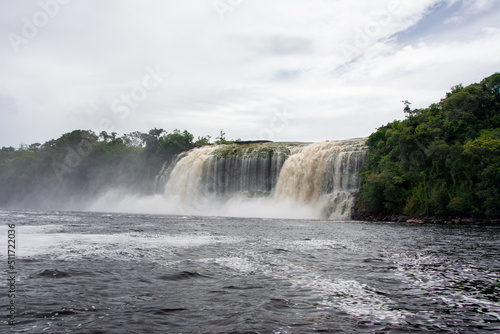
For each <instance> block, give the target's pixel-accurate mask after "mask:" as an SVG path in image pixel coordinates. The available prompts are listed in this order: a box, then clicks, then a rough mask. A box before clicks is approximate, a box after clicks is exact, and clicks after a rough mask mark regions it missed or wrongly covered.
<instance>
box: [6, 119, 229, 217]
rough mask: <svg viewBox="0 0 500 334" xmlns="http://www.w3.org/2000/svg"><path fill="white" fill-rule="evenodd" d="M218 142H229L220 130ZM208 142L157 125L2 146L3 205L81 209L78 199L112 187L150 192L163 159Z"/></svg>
mask: <svg viewBox="0 0 500 334" xmlns="http://www.w3.org/2000/svg"><path fill="white" fill-rule="evenodd" d="M215 142H216V143H226V142H227V141H226V140H225V139H224V133H223V132H222V131H221V135H220V136H219V137H218V138H217V140H216V141H215ZM209 143H210V136H205V137H198V138H197V139H196V140H195V139H194V136H193V135H192V134H191V133H189V132H188V131H182V132H181V131H179V130H174V131H173V132H170V133H167V132H166V131H164V130H163V129H156V128H155V129H151V130H150V131H149V132H147V133H142V132H133V133H130V134H125V135H123V136H117V134H116V133H114V132H113V133H111V134H108V133H107V132H106V131H103V132H101V133H100V134H98V135H97V134H96V133H94V132H93V131H90V130H75V131H72V132H69V133H66V134H63V135H62V136H61V137H60V138H58V139H53V140H49V141H47V142H46V143H44V144H40V143H35V144H31V145H21V147H19V148H18V149H15V148H13V147H2V149H1V150H0V206H1V207H31V208H54V206H53V205H51V204H53V203H60V205H61V207H66V208H67V207H69V208H80V207H81V205H78V203H79V202H82V201H84V200H85V198H88V197H90V196H93V195H96V194H98V193H99V192H100V191H102V190H104V189H106V188H109V187H114V188H118V189H123V190H133V192H134V193H137V194H150V193H152V192H153V191H154V188H153V185H154V179H155V176H156V175H157V174H158V172H159V171H160V169H161V168H162V166H163V164H164V163H167V164H168V163H169V162H171V161H172V159H174V158H175V156H176V155H177V154H179V153H181V152H184V151H187V150H190V149H192V148H195V147H198V146H203V145H206V144H209ZM68 201H73V202H75V203H74V204H75V205H71V203H68Z"/></svg>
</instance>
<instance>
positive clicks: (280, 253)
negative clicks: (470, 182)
mask: <svg viewBox="0 0 500 334" xmlns="http://www.w3.org/2000/svg"><path fill="white" fill-rule="evenodd" d="M0 217H1V220H2V225H1V227H0V235H1V237H0V239H1V240H0V247H1V249H2V251H1V254H0V257H1V262H2V266H3V269H2V271H3V275H4V278H9V277H8V275H9V274H8V273H6V271H8V270H9V268H7V256H8V255H7V240H8V234H9V233H10V232H8V230H9V229H12V227H13V226H15V227H14V230H15V241H16V249H15V258H16V262H15V274H14V275H13V276H15V290H16V293H15V297H14V296H11V297H12V298H11V297H8V289H9V286H8V284H2V285H1V286H0V287H1V289H3V290H4V291H2V292H1V293H0V303H1V305H2V310H3V311H2V313H3V314H4V315H3V316H2V323H1V326H2V327H3V328H4V329H5V328H10V330H11V331H12V332H18V333H352V332H356V333H493V332H499V331H500V303H499V298H500V241H499V240H500V239H499V237H500V229H499V228H498V227H479V226H436V225H412V224H407V223H374V222H359V221H332V220H307V219H265V218H231V217H197V216H172V215H145V214H120V213H92V212H44V211H6V210H4V211H0ZM8 224H10V225H11V228H9V227H8ZM12 224H13V225H12ZM11 276H12V275H11ZM2 281H3V282H5V281H6V280H4V279H3V280H2ZM12 300H14V301H15V305H16V309H15V316H16V320H15V324H14V325H9V324H8V315H9V310H8V308H7V306H8V305H9V303H10V302H11V301H12Z"/></svg>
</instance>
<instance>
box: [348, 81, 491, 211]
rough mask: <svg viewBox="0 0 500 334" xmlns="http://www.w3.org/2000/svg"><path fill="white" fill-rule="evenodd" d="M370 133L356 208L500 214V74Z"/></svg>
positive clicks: (408, 112) (408, 107) (453, 91)
mask: <svg viewBox="0 0 500 334" xmlns="http://www.w3.org/2000/svg"><path fill="white" fill-rule="evenodd" d="M403 103H404V104H405V108H404V112H405V114H406V119H404V120H402V121H394V122H391V123H389V124H387V125H384V126H382V127H380V128H379V129H378V130H377V131H376V132H374V133H373V134H372V135H370V137H369V139H368V147H369V150H368V155H367V160H366V162H365V165H364V167H363V168H362V171H361V177H362V185H361V190H360V195H359V199H358V201H357V204H356V210H357V211H358V212H362V213H370V214H375V215H383V214H404V215H425V216H429V215H438V216H439V215H443V216H444V215H448V216H449V215H453V216H477V217H499V216H500V73H496V74H494V75H492V76H490V77H488V78H485V79H483V80H482V81H481V82H480V83H475V84H471V85H469V86H467V87H463V86H462V85H457V86H454V87H452V89H451V92H448V93H447V94H446V96H445V97H444V98H443V99H442V100H441V101H440V102H439V103H434V104H432V105H430V106H429V107H428V108H424V109H411V103H410V102H408V101H403Z"/></svg>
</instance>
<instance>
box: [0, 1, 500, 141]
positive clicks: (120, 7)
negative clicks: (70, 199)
mask: <svg viewBox="0 0 500 334" xmlns="http://www.w3.org/2000/svg"><path fill="white" fill-rule="evenodd" d="M0 36H1V38H0V50H1V51H0V146H10V145H12V146H14V147H18V146H19V144H20V143H21V142H23V143H26V144H30V143H34V142H40V143H43V142H45V141H47V140H49V139H52V138H58V137H59V136H60V135H61V134H63V133H65V132H69V131H72V130H74V129H91V130H94V131H96V132H100V131H102V130H107V131H115V132H118V133H119V134H123V133H128V132H132V131H136V130H138V131H148V130H149V129H151V128H154V127H157V128H163V129H165V130H167V131H172V130H174V129H180V130H184V129H186V130H188V131H190V132H191V133H193V134H194V135H195V136H201V135H211V136H212V138H215V137H216V136H217V135H218V133H219V131H220V130H221V129H223V130H224V132H225V133H226V138H228V139H237V138H241V139H271V140H275V141H320V140H325V139H343V138H351V137H363V136H368V135H369V134H370V133H371V132H373V131H374V130H375V129H376V128H377V127H379V126H381V125H383V124H385V123H387V122H390V121H392V120H394V119H401V118H403V117H404V115H403V107H404V105H403V104H402V103H401V100H406V99H408V100H409V101H410V102H412V107H414V108H419V107H426V106H428V105H429V104H431V103H433V102H437V101H439V99H440V98H442V97H443V96H444V95H445V93H446V92H447V91H449V89H450V87H451V86H453V85H455V84H459V83H463V84H464V85H467V84H470V83H473V82H478V81H480V80H481V79H483V78H484V77H486V76H489V75H491V74H493V73H495V72H499V71H500V1H488V0H476V1H436V0H418V1H403V0H400V1H398V0H370V1H367V0H365V1H351V0H307V1H303V0H302V1H299V0H272V1H264V0H215V1H214V0H194V1H185V0H168V1H159V0H158V1H153V0H146V1H145V0H141V1H139V0H135V1H133V0H107V1H103V0H99V1H98V0H85V1H84V0H38V1H30V0H24V1H18V0H0Z"/></svg>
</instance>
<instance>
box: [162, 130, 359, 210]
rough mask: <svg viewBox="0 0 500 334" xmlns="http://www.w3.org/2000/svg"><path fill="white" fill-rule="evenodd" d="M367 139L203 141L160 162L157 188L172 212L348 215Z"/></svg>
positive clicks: (356, 189) (357, 187)
mask: <svg viewBox="0 0 500 334" xmlns="http://www.w3.org/2000/svg"><path fill="white" fill-rule="evenodd" d="M365 141H366V139H364V138H363V139H351V140H343V141H324V142H319V143H313V144H305V143H274V142H269V143H247V144H244V145H238V144H233V145H220V146H206V147H202V148H197V149H193V150H191V151H189V152H188V153H187V154H184V155H183V156H182V157H179V159H177V160H176V161H174V162H173V163H172V165H171V166H169V167H168V168H167V167H165V168H164V169H163V170H162V173H161V174H160V175H159V176H158V177H157V180H158V182H159V183H160V184H159V185H157V187H158V188H159V189H161V188H162V187H164V189H165V191H164V200H165V205H167V206H175V207H176V208H177V209H178V210H179V211H180V212H176V213H184V214H213V215H244V216H261V217H267V216H268V217H284V218H329V219H349V218H350V214H351V210H352V206H353V203H354V196H355V194H356V192H357V191H358V189H359V178H358V176H357V172H358V170H359V168H360V167H361V165H362V164H363V162H364V159H365V155H366V146H365ZM248 210H250V211H251V212H248Z"/></svg>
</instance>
